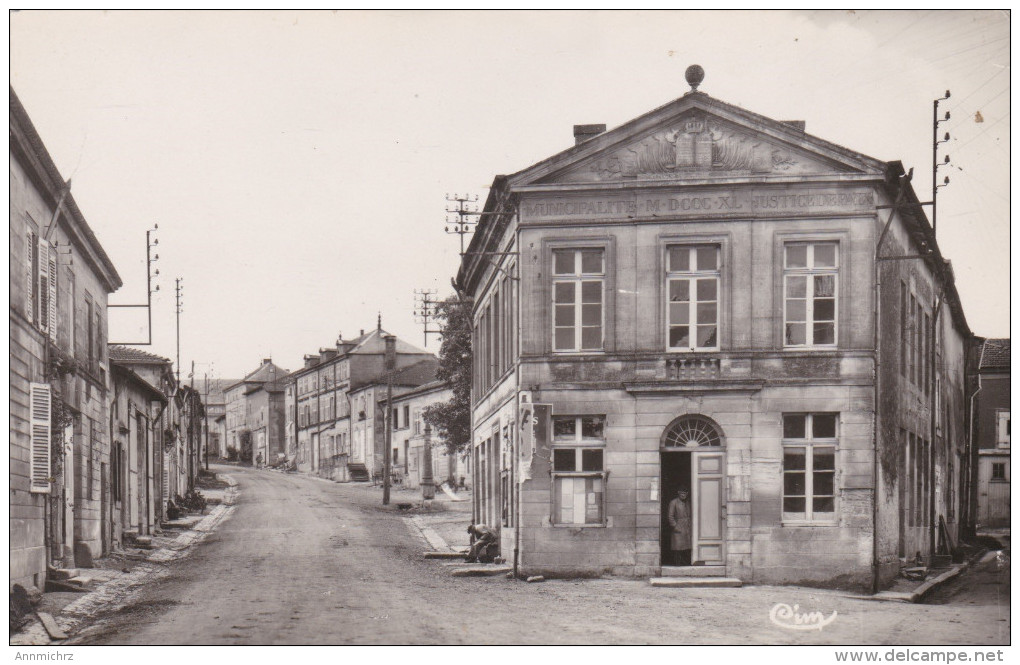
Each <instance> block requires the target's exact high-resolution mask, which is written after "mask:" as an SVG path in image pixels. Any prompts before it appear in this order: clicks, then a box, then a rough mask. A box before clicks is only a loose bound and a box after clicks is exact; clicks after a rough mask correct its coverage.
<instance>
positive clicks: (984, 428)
mask: <svg viewBox="0 0 1020 665" xmlns="http://www.w3.org/2000/svg"><path fill="white" fill-rule="evenodd" d="M979 349H980V350H979V353H978V360H977V363H976V365H977V367H976V372H975V373H976V375H977V382H978V385H977V389H976V391H975V393H974V410H973V411H972V413H971V418H972V422H971V431H972V433H973V437H974V454H975V456H976V458H977V463H976V465H975V471H976V475H977V482H976V483H975V487H974V490H975V491H976V493H977V500H976V502H975V507H976V509H977V515H976V519H975V527H976V531H977V532H978V533H983V532H991V531H995V530H1000V529H1004V528H1005V529H1008V528H1009V526H1010V522H1009V517H1010V510H1009V499H1010V463H1009V458H1010V455H1009V437H1010V418H1009V408H1010V407H1009V378H1010V371H1009V338H1005V339H1003V338H998V339H986V340H984V341H983V342H982V343H981V344H980V347H979Z"/></svg>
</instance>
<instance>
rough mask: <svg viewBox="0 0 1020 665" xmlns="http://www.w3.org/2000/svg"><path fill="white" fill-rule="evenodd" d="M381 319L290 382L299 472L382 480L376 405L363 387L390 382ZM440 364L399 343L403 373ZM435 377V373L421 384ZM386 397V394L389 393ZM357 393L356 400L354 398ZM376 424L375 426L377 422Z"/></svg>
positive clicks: (314, 358) (289, 434)
mask: <svg viewBox="0 0 1020 665" xmlns="http://www.w3.org/2000/svg"><path fill="white" fill-rule="evenodd" d="M388 335H389V333H387V332H386V331H385V330H383V328H382V320H381V319H380V320H379V321H378V322H377V325H376V328H375V329H374V330H371V331H369V332H367V333H366V332H365V331H364V330H362V331H361V332H360V334H359V335H358V336H357V337H355V338H353V339H343V336H340V337H339V338H338V339H337V341H336V345H335V346H333V347H328V348H322V349H319V352H318V353H315V354H309V355H306V356H305V357H304V367H302V368H301V369H299V370H297V371H295V372H294V373H292V374H291V375H290V376H289V377H287V382H286V387H285V390H289V391H291V392H292V393H293V394H292V395H291V394H285V402H286V409H285V410H286V413H287V415H286V416H285V420H286V421H287V423H288V425H287V431H286V433H285V438H286V440H287V441H288V446H289V445H290V442H292V443H293V446H294V449H293V450H294V456H293V458H292V459H293V462H294V464H295V466H296V468H297V469H298V470H300V471H304V472H309V473H315V474H317V475H320V476H322V477H325V478H331V479H333V480H337V481H348V480H357V481H365V480H369V479H370V478H372V477H373V475H378V473H379V472H380V469H381V467H380V464H381V461H382V457H381V455H382V449H379V450H378V451H377V452H378V455H376V452H373V446H374V444H372V443H368V444H367V445H366V442H370V441H372V440H374V439H372V438H369V439H366V438H365V437H366V436H371V437H374V431H373V433H372V434H371V435H369V434H368V433H367V432H368V430H369V429H372V425H371V423H367V424H366V420H369V419H373V418H374V416H373V415H372V414H373V413H374V409H375V402H374V401H373V400H375V399H377V398H378V396H376V395H375V394H374V392H373V394H372V395H371V396H370V395H369V394H368V393H366V392H364V391H363V388H365V387H367V386H371V385H374V383H375V382H378V381H379V380H380V378H381V377H385V374H386V369H385V359H384V352H385V338H386V337H387V336H388ZM426 360H428V361H431V362H432V363H435V362H436V359H435V356H434V355H433V354H431V353H429V352H428V351H425V350H424V349H420V348H418V347H416V346H414V345H412V344H409V343H407V342H405V341H404V340H401V339H397V340H396V343H395V363H396V369H397V370H398V371H399V370H401V369H403V368H406V367H409V366H412V365H416V364H418V363H420V362H422V361H426ZM432 378H435V374H434V369H433V374H432V376H431V377H429V378H428V379H424V380H422V381H420V382H419V383H417V384H414V385H420V384H421V383H424V382H425V381H427V380H431V379H432ZM384 392H385V391H384ZM356 393H357V396H356V395H355V394H356ZM373 422H374V421H373Z"/></svg>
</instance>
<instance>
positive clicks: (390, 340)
mask: <svg viewBox="0 0 1020 665" xmlns="http://www.w3.org/2000/svg"><path fill="white" fill-rule="evenodd" d="M383 340H384V341H385V342H386V356H385V362H386V449H385V450H384V451H383V495H382V497H383V498H382V502H383V505H384V506H388V505H390V465H391V463H392V462H391V459H390V449H391V448H392V447H393V370H394V369H395V368H396V365H397V338H396V337H395V336H394V335H386V336H385V337H383Z"/></svg>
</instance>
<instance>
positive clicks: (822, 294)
mask: <svg viewBox="0 0 1020 665" xmlns="http://www.w3.org/2000/svg"><path fill="white" fill-rule="evenodd" d="M783 249H784V251H783V323H784V326H783V344H784V345H785V346H835V345H836V329H837V326H836V322H837V320H838V319H837V289H838V287H839V284H838V281H839V244H838V243H836V242H814V243H805V242H789V243H786V245H785V246H784V248H783Z"/></svg>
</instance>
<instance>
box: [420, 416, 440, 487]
mask: <svg viewBox="0 0 1020 665" xmlns="http://www.w3.org/2000/svg"><path fill="white" fill-rule="evenodd" d="M421 466H422V468H421V498H422V499H430V500H431V499H434V498H436V482H435V480H434V479H433V478H432V426H431V425H429V424H428V423H425V445H424V450H423V452H422V462H421Z"/></svg>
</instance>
